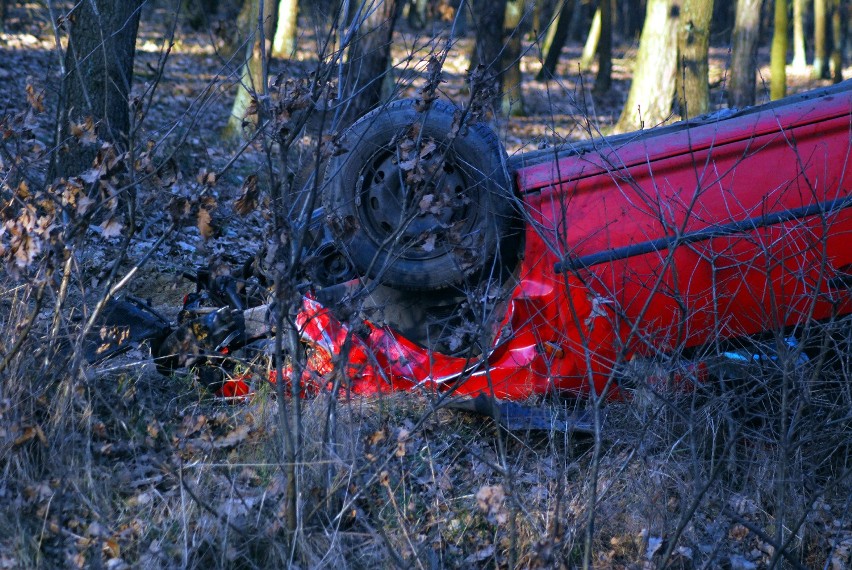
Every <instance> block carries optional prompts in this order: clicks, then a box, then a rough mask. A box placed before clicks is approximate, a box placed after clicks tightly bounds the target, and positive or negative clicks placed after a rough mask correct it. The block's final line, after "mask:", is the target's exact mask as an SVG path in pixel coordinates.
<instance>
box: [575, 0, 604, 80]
mask: <svg viewBox="0 0 852 570" xmlns="http://www.w3.org/2000/svg"><path fill="white" fill-rule="evenodd" d="M601 3H603V0H601ZM600 38H601V9H600V7H598V8H597V9H595V15H594V16H592V24H591V25H590V26H589V35H588V36H586V43H585V44H583V53H582V55H580V69H589V68H590V67H591V66H592V61H594V59H595V53H597V51H598V41H600Z"/></svg>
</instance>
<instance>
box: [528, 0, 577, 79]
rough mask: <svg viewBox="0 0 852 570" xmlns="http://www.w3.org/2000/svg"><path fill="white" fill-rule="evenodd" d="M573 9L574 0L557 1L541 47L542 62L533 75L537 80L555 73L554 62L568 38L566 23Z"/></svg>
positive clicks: (556, 61)
mask: <svg viewBox="0 0 852 570" xmlns="http://www.w3.org/2000/svg"><path fill="white" fill-rule="evenodd" d="M573 11H574V0H559V2H557V4H556V8H555V9H554V11H553V18H554V20H553V21H552V22H551V23H550V28H548V30H547V35H546V36H545V40H544V45H543V46H542V48H541V52H542V54H543V55H544V62H543V63H542V65H541V70H540V71H539V72H538V75H536V77H535V78H536V79H537V80H538V81H544V80H545V79H548V78H550V77H552V76H553V75H554V74H555V73H556V64H557V63H559V56H560V54H561V53H562V47H563V46H564V45H565V40H567V39H568V25H569V24H570V23H571V13H572V12H573Z"/></svg>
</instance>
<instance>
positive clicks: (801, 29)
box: [792, 0, 808, 72]
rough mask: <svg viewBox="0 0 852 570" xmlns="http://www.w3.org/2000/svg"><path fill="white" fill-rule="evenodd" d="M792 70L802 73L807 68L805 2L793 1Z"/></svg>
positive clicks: (801, 0)
mask: <svg viewBox="0 0 852 570" xmlns="http://www.w3.org/2000/svg"><path fill="white" fill-rule="evenodd" d="M792 65H793V69H794V70H796V71H799V72H801V71H804V70H805V69H807V67H808V60H807V56H806V55H805V0H793V64H792Z"/></svg>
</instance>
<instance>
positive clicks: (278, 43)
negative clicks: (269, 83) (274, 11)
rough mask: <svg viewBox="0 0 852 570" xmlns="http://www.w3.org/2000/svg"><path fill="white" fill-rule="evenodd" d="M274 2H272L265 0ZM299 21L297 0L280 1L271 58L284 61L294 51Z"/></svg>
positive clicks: (268, 0)
mask: <svg viewBox="0 0 852 570" xmlns="http://www.w3.org/2000/svg"><path fill="white" fill-rule="evenodd" d="M266 1H267V2H274V0H266ZM298 20H299V0H280V2H279V3H278V25H277V26H276V27H275V38H274V39H273V41H272V57H277V58H282V59H286V58H289V57H290V56H292V55H293V53H294V52H295V51H296V26H297V23H298Z"/></svg>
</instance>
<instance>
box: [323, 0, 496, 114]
mask: <svg viewBox="0 0 852 570" xmlns="http://www.w3.org/2000/svg"><path fill="white" fill-rule="evenodd" d="M399 7H400V4H399V2H398V0H362V3H361V6H360V10H358V11H357V12H356V14H355V17H356V18H358V22H356V23H357V24H358V33H357V35H356V37H355V39H354V40H353V42H352V43H351V44H350V45H349V56H348V60H347V63H346V69H345V71H344V77H343V78H342V82H343V85H344V99H343V101H344V109H343V113H342V115H341V117H340V120H339V122H338V124H339V125H341V126H347V125H349V124H351V123H353V122H355V121H356V120H358V119H359V118H360V117H361V116H362V115H364V114H365V113H367V111H369V110H370V109H372V108H373V107H375V106H376V105H377V104H378V103H379V101H381V99H382V86H383V85H384V84H385V80H386V78H387V75H388V73H389V72H390V71H389V70H390V60H391V40H392V38H393V31H394V28H395V27H396V22H397V19H398V17H399V10H398V8H399ZM500 30H501V31H502V28H500Z"/></svg>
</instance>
